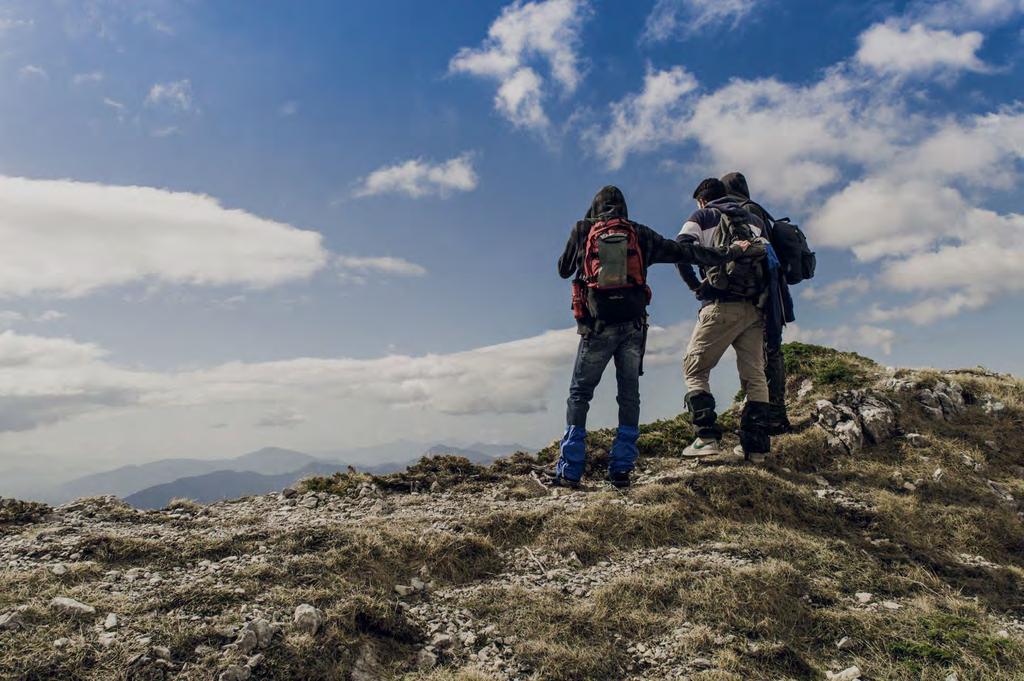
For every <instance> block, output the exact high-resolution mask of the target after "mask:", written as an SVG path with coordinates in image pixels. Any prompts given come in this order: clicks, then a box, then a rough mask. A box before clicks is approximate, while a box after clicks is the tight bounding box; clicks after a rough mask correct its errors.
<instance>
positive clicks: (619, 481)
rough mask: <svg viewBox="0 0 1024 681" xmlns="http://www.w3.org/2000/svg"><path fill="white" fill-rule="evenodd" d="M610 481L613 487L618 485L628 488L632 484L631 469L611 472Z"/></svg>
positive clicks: (621, 487)
mask: <svg viewBox="0 0 1024 681" xmlns="http://www.w3.org/2000/svg"><path fill="white" fill-rule="evenodd" d="M608 482H610V483H611V485H612V487H616V488H618V489H626V488H627V487H629V485H630V480H629V471H621V472H619V473H609V474H608Z"/></svg>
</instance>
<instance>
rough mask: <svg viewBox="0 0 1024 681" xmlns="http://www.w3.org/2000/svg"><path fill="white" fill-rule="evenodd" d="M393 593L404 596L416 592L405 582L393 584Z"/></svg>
mask: <svg viewBox="0 0 1024 681" xmlns="http://www.w3.org/2000/svg"><path fill="white" fill-rule="evenodd" d="M395 593H396V594H398V595H399V596H401V597H402V598H405V597H406V596H411V595H413V594H414V593H416V589H414V588H413V587H411V586H409V585H406V584H395Z"/></svg>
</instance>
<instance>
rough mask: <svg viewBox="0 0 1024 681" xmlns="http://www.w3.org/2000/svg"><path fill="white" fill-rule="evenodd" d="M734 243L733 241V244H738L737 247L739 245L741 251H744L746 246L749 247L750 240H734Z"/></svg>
mask: <svg viewBox="0 0 1024 681" xmlns="http://www.w3.org/2000/svg"><path fill="white" fill-rule="evenodd" d="M734 243H735V245H736V246H739V247H740V250H741V251H744V252H745V251H746V250H747V249H748V248H750V242H749V241H736V242H734Z"/></svg>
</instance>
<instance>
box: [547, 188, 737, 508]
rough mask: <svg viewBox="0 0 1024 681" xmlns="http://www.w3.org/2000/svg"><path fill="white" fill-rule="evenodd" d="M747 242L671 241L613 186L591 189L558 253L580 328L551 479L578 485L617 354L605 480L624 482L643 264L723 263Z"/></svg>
mask: <svg viewBox="0 0 1024 681" xmlns="http://www.w3.org/2000/svg"><path fill="white" fill-rule="evenodd" d="M747 245H748V244H746V243H736V244H731V245H730V246H728V247H712V246H705V245H702V244H699V243H677V242H675V241H672V240H671V239H665V238H663V237H662V236H661V235H659V234H658V233H657V232H655V231H654V230H652V229H651V228H649V227H646V226H644V225H641V224H639V223H637V222H633V221H632V220H630V219H629V213H628V210H627V207H626V199H625V197H624V196H623V194H622V192H621V191H620V190H619V189H618V188H617V187H613V186H607V187H604V188H603V189H601V191H599V192H598V193H597V195H596V196H595V197H594V200H593V202H592V203H591V206H590V209H589V210H588V211H587V214H586V217H585V218H584V219H583V220H580V221H579V222H577V223H576V225H575V226H574V227H573V229H572V232H571V233H570V235H569V241H568V243H566V245H565V250H564V251H563V253H562V255H561V257H560V258H559V259H558V273H559V275H560V276H561V277H562V278H563V279H568V278H569V277H573V286H572V309H573V316H574V317H575V319H576V322H577V330H578V332H579V334H580V342H579V349H578V350H577V353H576V363H575V365H574V367H573V374H572V382H571V384H570V386H569V399H568V402H567V406H568V408H567V412H566V429H565V434H564V435H563V437H562V441H561V445H560V454H559V458H558V463H557V464H556V467H555V471H554V478H553V482H554V484H556V485H565V486H569V487H578V486H579V483H580V479H581V478H582V477H583V470H584V466H585V463H586V436H587V430H586V428H587V412H588V411H589V409H590V401H591V399H592V398H593V397H594V389H595V388H596V387H597V384H598V382H599V381H600V380H601V375H602V374H603V373H604V370H605V367H607V366H608V362H609V361H614V362H615V378H616V381H617V383H618V393H617V397H616V399H617V401H618V405H619V427H618V430H617V432H616V437H615V442H614V443H613V444H612V449H611V453H610V455H609V465H608V481H609V482H610V483H611V484H613V485H614V486H616V487H620V488H622V487H628V486H629V483H630V473H631V472H632V470H633V468H634V466H635V462H636V457H637V446H636V442H637V438H638V437H639V435H640V430H639V425H640V375H641V374H642V373H643V355H644V347H645V344H646V339H647V305H648V304H649V303H650V301H651V289H650V287H649V286H648V285H647V268H648V267H649V266H650V265H653V264H655V263H690V264H699V265H702V266H712V265H721V264H723V263H725V262H728V261H730V260H732V259H735V258H736V257H737V256H738V255H739V254H740V253H742V252H743V249H744V248H746V246H747Z"/></svg>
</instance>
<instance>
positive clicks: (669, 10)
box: [641, 0, 765, 43]
mask: <svg viewBox="0 0 1024 681" xmlns="http://www.w3.org/2000/svg"><path fill="white" fill-rule="evenodd" d="M763 4H765V0H658V1H657V2H656V3H655V5H654V9H653V10H651V13H650V14H649V15H648V16H647V21H646V22H645V24H644V32H643V34H642V36H641V40H642V41H645V42H652V43H657V42H663V41H665V40H670V39H673V38H676V39H682V38H687V37H690V36H692V35H695V34H697V33H699V32H701V31H702V30H705V29H708V28H711V27H714V26H717V25H724V24H731V25H733V26H736V25H737V24H738V23H739V22H740V21H742V20H743V19H744V18H746V17H747V16H748V15H749V14H750V13H751V12H753V11H754V9H755V8H756V7H757V6H758V5H763Z"/></svg>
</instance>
